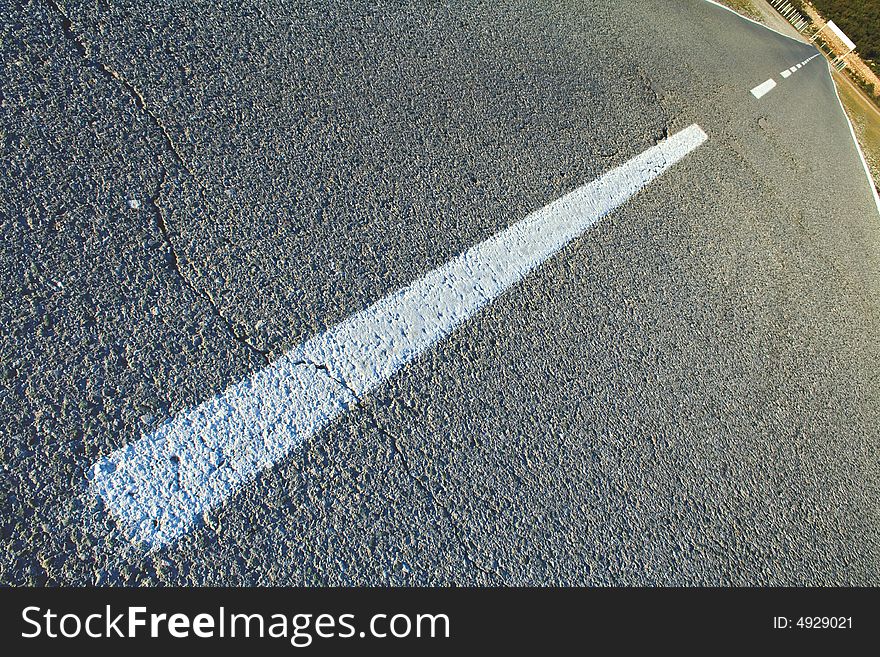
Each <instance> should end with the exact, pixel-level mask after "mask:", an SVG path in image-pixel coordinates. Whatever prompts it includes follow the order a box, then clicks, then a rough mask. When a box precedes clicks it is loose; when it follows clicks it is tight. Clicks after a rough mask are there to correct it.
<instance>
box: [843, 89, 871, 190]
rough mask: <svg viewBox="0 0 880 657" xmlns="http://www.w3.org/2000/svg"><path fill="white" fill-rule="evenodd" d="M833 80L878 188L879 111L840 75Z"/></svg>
mask: <svg viewBox="0 0 880 657" xmlns="http://www.w3.org/2000/svg"><path fill="white" fill-rule="evenodd" d="M834 79H835V82H837V89H838V90H839V91H840V100H842V101H843V106H844V108H846V113H847V114H848V115H849V119H850V121H852V123H853V129H854V130H855V132H856V137H857V138H858V140H859V144H860V145H861V146H862V151H863V152H864V153H865V159H866V160H867V161H868V168H870V169H871V174H872V175H873V176H874V184H875V185H877V186H878V187H880V110H878V109H877V106H876V105H875V104H874V103H872V102H871V101H870V100H868V99H867V98H866V97H865V96H864V95H862V93H860V92H859V91H858V90H857V89H856V88H855V87H854V86H853V84H852V83H851V82H849V81H848V80H846V79H844V78H843V77H842V76H841V75H835V76H834Z"/></svg>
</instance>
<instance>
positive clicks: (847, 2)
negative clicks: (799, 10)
mask: <svg viewBox="0 0 880 657" xmlns="http://www.w3.org/2000/svg"><path fill="white" fill-rule="evenodd" d="M799 4H801V5H803V2H799ZM812 4H813V6H814V7H815V8H816V9H818V10H819V13H820V14H822V15H823V16H824V17H825V18H827V19H830V20H833V21H834V22H835V23H836V24H837V25H838V27H840V29H842V30H843V31H844V32H846V34H847V36H849V38H850V39H852V40H853V41H854V42H855V44H856V45H857V46H858V51H859V54H860V55H861V56H862V59H876V58H878V57H880V0H812Z"/></svg>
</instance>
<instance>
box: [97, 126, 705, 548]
mask: <svg viewBox="0 0 880 657" xmlns="http://www.w3.org/2000/svg"><path fill="white" fill-rule="evenodd" d="M706 139H707V137H706V133H704V132H703V130H702V129H701V128H700V127H699V126H698V125H696V124H694V125H691V126H690V127H688V128H686V129H684V130H682V131H680V132H678V133H676V134H675V135H673V136H672V137H670V138H669V139H667V140H666V141H663V142H661V143H659V144H657V145H656V146H653V147H651V148H649V149H648V150H646V151H645V152H644V153H642V154H641V155H638V156H636V157H634V158H632V159H631V160H629V161H628V162H626V163H625V164H623V165H622V166H620V167H618V168H616V169H613V170H611V171H609V172H608V173H606V174H605V175H603V176H602V177H601V178H598V179H597V180H594V181H593V182H591V183H588V184H586V185H583V186H582V187H579V188H578V189H576V190H574V191H572V192H570V193H569V194H566V195H565V196H563V197H562V198H560V199H558V200H556V201H553V202H552V203H550V204H549V205H547V206H545V207H543V208H541V209H540V210H537V211H535V212H533V213H532V214H530V215H528V216H527V217H525V218H524V219H522V220H520V221H519V222H517V223H515V224H513V225H512V226H510V227H509V228H507V229H505V230H503V231H501V232H499V233H497V234H496V235H494V236H493V237H490V238H489V239H487V240H486V241H484V242H482V243H480V244H478V245H476V246H474V247H472V248H470V249H468V250H467V251H465V252H464V253H462V254H461V255H459V256H457V257H456V258H454V259H452V260H450V261H449V262H448V263H446V264H445V265H443V266H441V267H439V268H438V269H435V270H434V271H432V272H429V273H428V274H426V275H425V276H423V277H422V278H420V279H418V280H417V281H415V282H414V283H412V284H411V285H410V286H408V287H406V288H404V289H402V290H399V291H398V292H396V293H394V294H391V295H390V296H388V297H386V298H384V299H382V300H381V301H378V302H377V303H375V304H373V305H372V306H370V307H369V308H366V309H365V310H363V311H361V312H358V313H356V314H354V315H352V316H351V317H349V318H348V319H346V320H345V321H343V322H342V323H340V324H338V325H337V326H335V327H333V328H331V329H329V330H328V331H326V332H325V333H323V334H320V335H317V336H315V337H313V338H311V339H310V340H307V341H306V342H305V343H303V344H301V345H299V346H298V347H296V348H294V349H293V350H291V351H290V352H288V353H286V354H285V355H283V356H282V357H281V358H279V359H278V360H276V361H275V362H274V363H272V364H270V365H269V366H267V367H266V368H264V369H262V370H260V371H258V372H255V373H254V374H252V375H250V376H249V377H248V378H247V379H245V380H243V381H241V382H239V383H237V384H235V385H233V386H231V387H229V388H228V389H227V390H226V391H225V392H223V393H222V394H219V395H217V396H216V397H214V398H213V399H210V400H208V401H206V402H204V403H202V404H200V405H199V406H196V407H195V408H190V409H187V410H185V411H183V412H181V413H180V414H178V415H176V416H174V417H173V418H171V419H170V420H169V421H168V422H166V423H165V424H163V425H162V426H161V427H159V428H158V429H157V430H156V431H155V432H153V433H151V434H149V435H146V436H144V437H143V438H141V439H139V440H137V441H135V442H133V443H131V444H129V445H126V446H125V447H122V448H120V449H118V450H116V451H115V452H112V453H111V454H109V455H107V456H106V457H104V458H102V459H100V460H99V461H98V462H96V463H95V464H94V465H93V466H92V469H91V473H90V484H89V485H90V489H91V491H92V492H93V493H94V494H95V495H97V496H99V497H100V498H101V499H102V500H103V502H104V505H105V507H106V508H107V510H109V511H110V513H112V514H113V515H114V516H115V517H116V519H117V521H118V523H119V525H120V527H121V528H122V529H123V530H124V531H125V532H126V534H127V535H128V536H129V537H130V538H131V540H133V541H135V542H138V543H145V544H147V545H149V546H152V547H158V546H161V545H165V544H167V543H169V542H171V541H173V540H175V539H176V538H178V537H180V536H181V535H182V534H184V533H185V532H187V531H188V530H189V528H190V527H191V526H192V525H193V524H194V523H196V522H197V521H198V519H199V518H200V517H202V516H203V514H205V513H206V512H208V511H210V510H211V509H212V508H215V507H217V506H218V505H220V504H221V503H222V502H223V501H224V500H225V499H226V498H227V497H229V496H230V495H231V494H232V493H233V492H235V491H236V490H237V489H239V488H240V487H241V486H243V485H244V484H246V483H248V482H249V481H252V480H253V479H254V478H255V477H256V476H257V474H258V473H259V472H260V470H262V469H264V468H266V467H268V466H270V465H272V464H273V463H276V462H278V461H279V460H281V459H283V458H284V457H285V456H286V455H287V454H288V453H289V452H290V450H291V449H293V448H294V447H295V446H297V445H299V444H301V443H302V441H303V440H304V439H306V438H308V437H309V436H311V435H313V434H315V433H316V432H318V431H320V430H321V429H322V428H324V427H325V426H327V425H328V424H329V423H330V422H331V421H332V420H333V419H334V418H336V417H338V416H339V415H341V414H342V413H344V412H345V411H346V410H347V409H349V408H351V407H352V406H353V405H355V404H356V403H357V402H358V399H359V398H360V397H361V396H362V395H364V394H366V393H368V392H370V391H371V390H373V389H375V388H376V387H378V386H379V385H381V384H382V383H383V382H385V381H387V380H388V379H389V378H390V377H391V376H392V375H393V374H394V373H395V372H397V371H398V370H399V369H400V368H402V367H403V366H404V365H405V364H406V363H408V362H410V361H411V360H413V359H414V358H416V357H417V356H418V355H419V354H421V353H423V352H424V351H426V350H427V349H429V348H430V347H431V346H432V345H434V344H436V343H437V342H438V341H440V340H441V339H443V338H444V337H446V336H448V335H449V334H450V333H452V332H453V331H454V330H455V328H456V327H458V326H459V325H460V324H462V323H463V322H464V321H466V320H467V319H468V318H470V317H471V316H473V315H474V313H476V312H477V311H478V310H479V309H480V308H482V307H483V306H485V305H487V304H489V303H490V302H491V301H492V300H494V299H495V298H497V297H498V296H499V295H500V294H502V293H503V292H504V291H505V290H507V289H508V288H509V287H510V286H512V285H514V284H515V283H517V282H518V281H520V280H521V279H522V278H523V277H524V276H526V275H527V274H528V273H529V272H531V271H532V270H534V269H535V268H537V267H538V266H539V265H540V264H541V263H543V262H544V261H545V260H547V259H548V258H550V257H551V256H553V255H554V254H556V253H557V252H558V251H559V250H560V249H562V248H563V247H564V246H565V245H566V244H568V243H569V242H570V241H571V240H573V239H575V238H576V237H578V236H580V235H581V234H582V233H583V232H584V231H585V230H587V229H588V228H590V227H591V226H593V225H594V224H595V223H596V222H598V221H599V220H600V219H601V218H602V217H604V216H605V215H607V214H608V213H609V212H611V211H612V210H614V209H615V208H617V207H618V206H620V205H621V204H623V203H625V202H626V201H627V200H628V199H630V198H631V197H632V196H633V195H635V194H636V193H638V192H639V191H640V190H641V189H643V188H644V187H645V186H647V185H648V184H649V183H650V182H651V181H653V180H654V179H655V178H657V177H659V176H660V175H661V174H662V173H663V172H664V171H666V170H667V169H668V168H669V167H671V166H672V165H674V164H675V163H676V162H678V161H680V160H681V159H682V158H684V157H685V156H686V155H687V154H688V153H690V152H691V151H693V150H694V149H695V148H697V147H698V146H699V145H700V144H702V143H703V142H704V141H706Z"/></svg>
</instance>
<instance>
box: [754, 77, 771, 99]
mask: <svg viewBox="0 0 880 657" xmlns="http://www.w3.org/2000/svg"><path fill="white" fill-rule="evenodd" d="M774 88H776V80H774V79H773V78H770V79H769V80H767V81H765V82H762V83H761V84H759V85H758V86H757V87H755V88H754V89H752V95H753V96H754V97H755V98H762V97H763V96H766V95H767V94H768V93H770V92H771V91H772V90H773V89H774Z"/></svg>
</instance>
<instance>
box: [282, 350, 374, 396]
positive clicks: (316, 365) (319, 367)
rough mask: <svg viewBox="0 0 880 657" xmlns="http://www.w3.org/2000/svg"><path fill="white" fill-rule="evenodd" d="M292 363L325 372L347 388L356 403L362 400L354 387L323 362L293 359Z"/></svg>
mask: <svg viewBox="0 0 880 657" xmlns="http://www.w3.org/2000/svg"><path fill="white" fill-rule="evenodd" d="M293 365H308V366H311V367H314V368H315V369H316V370H318V371H320V372H323V373H324V374H326V375H327V377H328V378H330V379H332V380H333V381H334V382H335V383H337V384H339V385H340V386H341V387H343V388H345V389H346V390H348V391H349V392H350V393H351V396H352V397H354V402H355V403H356V404H357V403H360V402H362V401H363V398H362V397H361V396H360V395H359V394H358V393H357V392H355V390H354V388H352V387H351V386H350V385H348V382H347V381H346V380H345V379H343V378H342V377H341V376H340V375H338V374H335V373H334V372H333V371H332V370H331V369H330V368H329V367H328V366H327V365H324V364H323V363H316V362H315V361H313V360H295V361H293Z"/></svg>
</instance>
